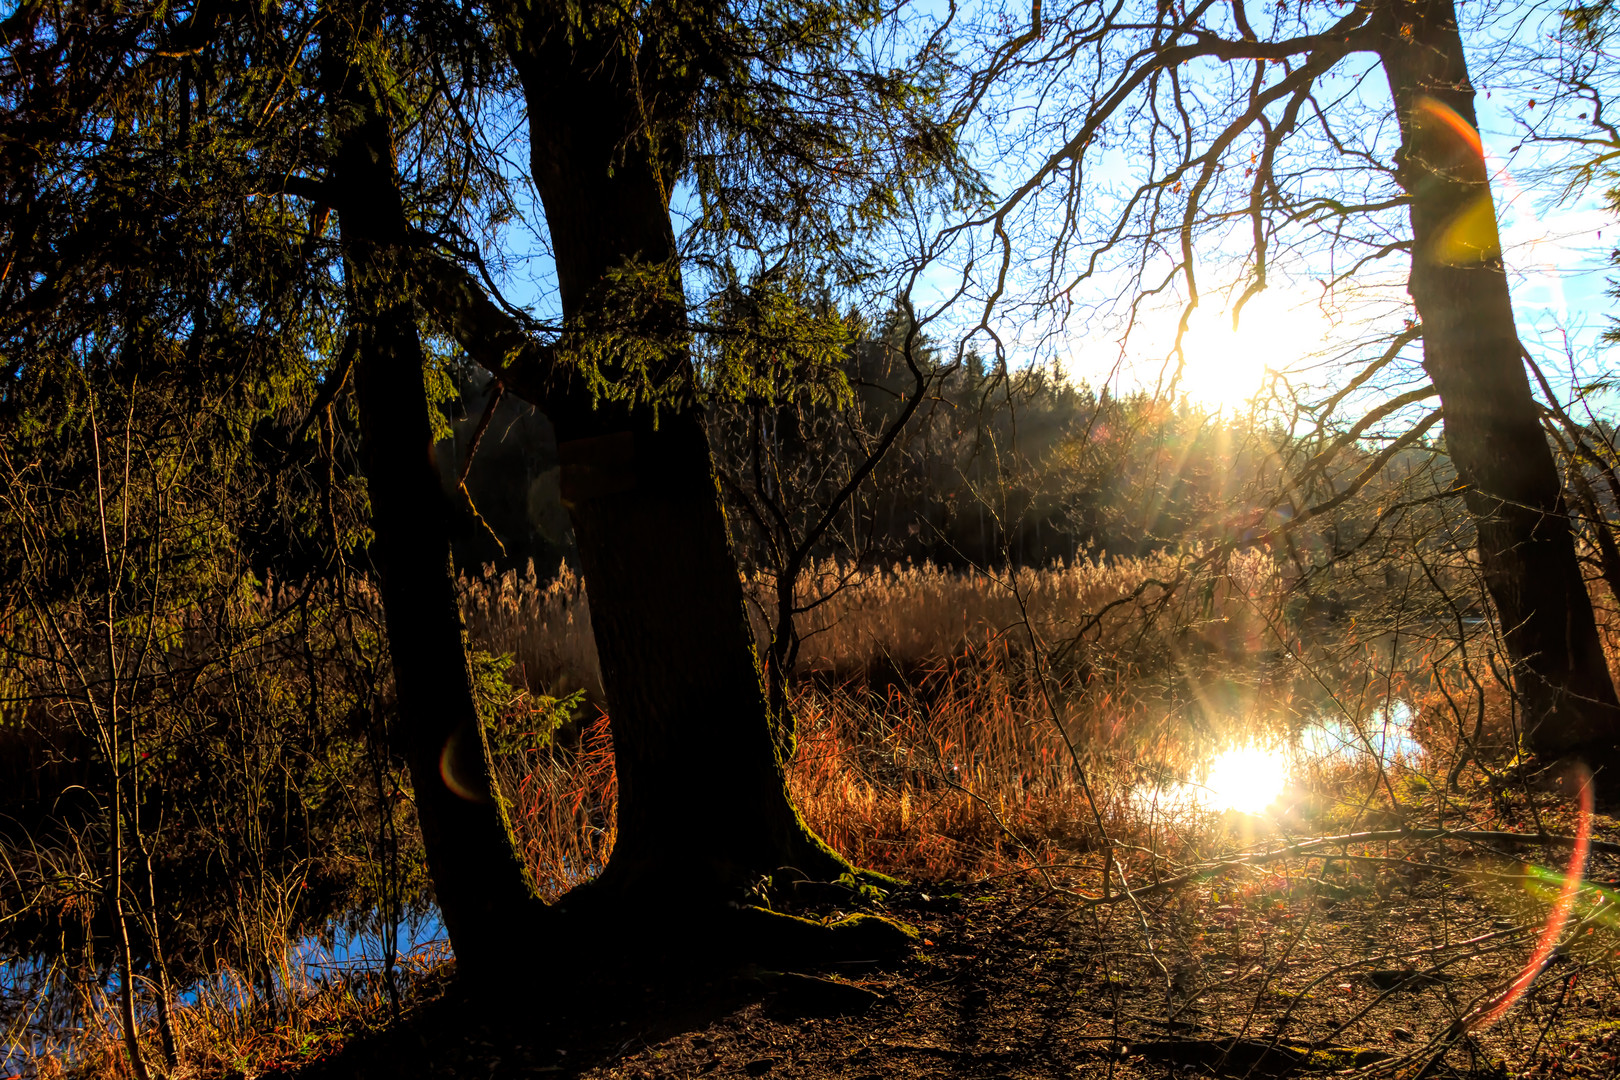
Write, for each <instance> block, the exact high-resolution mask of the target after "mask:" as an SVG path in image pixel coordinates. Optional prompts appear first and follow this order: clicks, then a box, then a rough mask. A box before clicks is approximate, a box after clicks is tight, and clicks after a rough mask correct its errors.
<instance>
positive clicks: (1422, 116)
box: [1412, 97, 1485, 158]
mask: <svg viewBox="0 0 1620 1080" xmlns="http://www.w3.org/2000/svg"><path fill="white" fill-rule="evenodd" d="M1412 111H1413V113H1414V114H1415V116H1414V119H1416V120H1417V122H1418V123H1419V124H1427V123H1429V122H1438V123H1440V124H1441V125H1443V126H1445V127H1446V128H1449V129H1450V130H1451V131H1452V132H1453V133H1455V134H1456V136H1457V137H1458V138H1459V139H1461V140H1462V141H1463V143H1464V145H1466V146H1467V147H1468V148H1469V149H1470V150H1472V151H1473V152H1474V156H1476V157H1481V158H1483V157H1484V156H1485V144H1484V143H1483V142H1481V140H1480V137H1479V129H1478V128H1476V127H1474V125H1473V124H1470V123H1469V122H1468V121H1467V120H1464V119H1463V116H1462V114H1461V113H1459V112H1458V111H1457V110H1456V109H1453V108H1452V107H1451V106H1450V105H1447V104H1446V103H1445V102H1443V101H1440V100H1439V99H1437V98H1432V97H1421V98H1418V100H1417V107H1416V108H1414V109H1413V110H1412Z"/></svg>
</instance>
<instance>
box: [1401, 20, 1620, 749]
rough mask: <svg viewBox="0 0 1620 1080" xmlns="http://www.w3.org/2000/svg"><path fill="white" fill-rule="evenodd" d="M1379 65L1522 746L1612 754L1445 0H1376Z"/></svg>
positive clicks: (1417, 269) (1601, 682) (1427, 314)
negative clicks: (1519, 712)
mask: <svg viewBox="0 0 1620 1080" xmlns="http://www.w3.org/2000/svg"><path fill="white" fill-rule="evenodd" d="M1382 14H1383V16H1384V18H1385V19H1386V26H1385V28H1384V29H1385V34H1384V39H1383V40H1384V45H1383V48H1382V60H1383V65H1384V69H1385V73H1386V75H1387V76H1388V79H1389V86H1390V91H1391V93H1392V95H1393V96H1394V100H1395V107H1396V110H1397V113H1398V115H1399V118H1400V125H1401V135H1402V145H1401V149H1400V152H1399V155H1398V158H1397V162H1396V166H1397V176H1398V178H1399V180H1400V183H1401V184H1402V186H1403V187H1404V188H1405V189H1406V191H1407V193H1408V195H1409V196H1410V197H1411V219H1412V237H1413V249H1412V271H1411V278H1410V282H1409V288H1410V290H1411V294H1412V299H1413V301H1414V302H1415V303H1416V305H1417V310H1418V315H1419V317H1420V318H1421V320H1422V324H1423V342H1424V347H1423V348H1424V366H1425V368H1426V369H1427V370H1428V372H1429V375H1430V377H1432V378H1433V379H1434V384H1435V388H1436V389H1437V390H1439V392H1440V399H1441V403H1442V406H1443V407H1444V409H1445V433H1446V446H1447V450H1448V452H1449V453H1450V455H1451V460H1452V463H1453V464H1454V466H1455V467H1456V470H1457V475H1458V479H1459V480H1460V481H1461V482H1462V483H1463V484H1464V485H1466V491H1465V494H1464V498H1465V500H1466V503H1467V506H1468V511H1469V514H1470V516H1471V517H1472V518H1473V520H1474V523H1475V526H1476V528H1477V530H1478V535H1479V556H1480V565H1481V569H1482V571H1483V574H1484V579H1485V586H1486V589H1487V591H1488V592H1489V594H1490V597H1491V601H1492V603H1493V604H1494V605H1495V607H1496V611H1497V615H1498V616H1499V618H1500V620H1501V626H1502V635H1503V640H1504V643H1505V646H1506V649H1507V652H1508V654H1509V656H1508V658H1509V660H1510V662H1511V663H1512V667H1513V674H1514V683H1515V688H1516V690H1517V693H1518V697H1519V700H1520V702H1521V704H1522V706H1523V730H1524V734H1525V741H1526V744H1527V746H1528V748H1529V749H1531V750H1533V751H1535V752H1536V753H1537V754H1539V755H1542V756H1544V757H1548V758H1554V759H1556V758H1567V757H1576V756H1578V757H1584V758H1586V759H1587V760H1588V761H1589V762H1590V763H1592V764H1607V763H1614V762H1616V761H1617V760H1620V757H1617V754H1616V744H1617V742H1620V702H1617V700H1616V697H1615V688H1614V683H1613V680H1612V679H1611V677H1610V674H1609V670H1608V666H1607V663H1606V662H1605V659H1604V655H1603V649H1602V645H1601V642H1600V641H1599V638H1598V633H1597V626H1596V622H1595V620H1594V618H1593V614H1592V607H1591V601H1590V599H1589V597H1588V595H1587V592H1586V587H1585V584H1584V582H1583V580H1582V575H1581V571H1580V566H1579V563H1578V562H1577V560H1576V553H1575V544H1574V538H1573V535H1572V533H1571V530H1570V524H1569V518H1568V515H1567V512H1566V509H1565V506H1564V500H1563V490H1562V485H1561V484H1560V483H1559V478H1558V470H1557V466H1556V465H1555V463H1554V461H1553V457H1552V452H1551V450H1550V448H1549V447H1548V445H1547V440H1546V437H1545V436H1544V435H1543V433H1542V429H1541V423H1540V418H1539V416H1538V414H1537V409H1536V404H1535V401H1534V399H1533V398H1532V397H1531V394H1530V382H1529V378H1528V376H1527V375H1526V373H1525V368H1524V363H1523V357H1522V346H1521V345H1520V343H1519V337H1518V332H1517V329H1516V327H1515V326H1514V321H1513V304H1512V300H1511V297H1510V296H1509V293H1508V282H1507V276H1506V274H1505V272H1504V269H1503V261H1502V252H1501V247H1500V241H1499V239H1498V235H1497V228H1496V214H1495V209H1494V207H1493V205H1492V201H1491V190H1490V179H1489V175H1488V173H1487V172H1486V167H1485V159H1484V156H1483V153H1482V150H1481V146H1480V139H1479V134H1478V126H1477V122H1476V118H1475V113H1474V88H1473V86H1472V84H1471V83H1470V82H1469V78H1468V67H1467V63H1466V60H1465V57H1464V54H1463V47H1462V40H1461V37H1460V36H1459V34H1458V29H1457V16H1456V10H1455V8H1454V6H1453V4H1452V0H1418V2H1415V3H1405V2H1394V3H1390V4H1389V5H1388V7H1387V8H1386V9H1385V11H1384V12H1383V13H1382Z"/></svg>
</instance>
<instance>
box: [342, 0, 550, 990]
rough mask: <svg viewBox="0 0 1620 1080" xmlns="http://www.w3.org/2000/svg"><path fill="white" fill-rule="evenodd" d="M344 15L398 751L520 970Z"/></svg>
mask: <svg viewBox="0 0 1620 1080" xmlns="http://www.w3.org/2000/svg"><path fill="white" fill-rule="evenodd" d="M346 14H347V13H346V12H341V11H337V10H334V11H333V12H332V14H331V15H330V16H329V17H328V18H327V19H326V21H325V23H324V24H323V36H322V50H323V68H324V70H323V72H322V75H323V78H324V80H325V82H326V90H327V93H328V94H329V100H331V101H332V102H333V106H334V107H333V123H334V127H335V128H336V132H337V136H338V144H337V153H336V157H335V160H334V161H333V164H332V172H331V176H330V180H329V185H330V191H331V195H332V198H333V202H334V204H335V208H336V210H337V213H338V221H339V227H340V231H341V239H342V248H343V257H344V272H345V275H346V278H347V288H348V293H349V301H350V314H349V321H350V335H351V336H350V345H349V347H350V348H352V349H353V374H354V379H355V392H356V396H357V399H358V403H359V411H360V422H361V435H362V442H363V451H364V464H365V474H366V484H367V492H368V494H369V496H370V501H371V515H372V528H373V531H374V534H375V539H374V542H373V544H372V556H373V558H374V560H375V562H376V565H377V569H378V572H379V575H380V578H381V592H382V601H383V612H384V617H385V621H386V624H387V630H388V643H389V651H390V654H391V657H392V660H393V667H394V678H395V686H396V693H397V697H398V726H397V728H396V733H397V735H396V739H395V742H396V746H397V747H398V748H399V749H401V750H402V751H403V753H404V756H405V758H406V762H407V765H408V767H409V769H410V776H411V788H412V794H413V796H414V799H415V803H416V812H417V817H418V820H419V822H420V825H421V830H422V840H423V846H424V847H425V849H426V853H427V861H428V868H429V872H430V873H431V875H432V879H433V887H434V894H435V896H436V898H437V901H438V905H439V910H440V912H441V914H442V915H443V918H444V924H445V929H446V930H447V932H448V933H449V936H450V942H451V946H452V947H453V948H454V950H455V954H456V959H457V963H458V966H459V967H460V969H461V970H462V971H463V972H464V973H468V974H470V975H472V976H473V977H474V979H475V980H480V981H485V982H487V981H488V980H489V979H491V978H498V977H501V976H502V975H504V974H506V973H510V972H511V971H512V970H513V968H514V966H515V965H514V960H515V959H516V956H517V955H518V953H517V951H516V946H517V945H518V944H519V943H521V942H523V941H524V940H526V938H525V935H526V934H527V933H530V932H532V929H533V927H532V920H533V919H534V918H535V917H536V916H538V915H539V914H540V913H541V912H542V911H543V908H542V905H541V904H540V903H539V901H538V900H537V899H534V897H533V890H532V886H531V882H530V880H529V877H528V874H527V871H526V870H525V868H524V865H523V863H522V860H521V859H520V858H519V857H518V854H517V851H516V849H515V847H514V845H513V843H512V837H511V830H510V828H509V823H508V821H507V818H506V813H505V810H504V807H503V806H502V804H501V802H500V800H499V798H498V796H497V794H496V792H495V789H494V785H493V783H492V780H491V773H490V762H489V750H488V746H487V744H486V742H485V737H484V730H483V725H482V723H481V721H480V718H479V714H478V708H477V703H476V699H475V697H474V694H473V689H472V677H471V672H470V669H469V667H468V660H467V649H466V635H465V632H464V630H463V626H462V622H461V614H460V609H459V607H458V605H457V601H456V594H455V586H454V579H453V576H452V567H451V561H450V533H451V515H452V508H451V506H450V504H449V500H448V498H447V497H446V496H445V494H444V491H443V488H442V486H441V484H440V480H439V473H438V470H437V469H436V468H435V466H434V461H433V434H432V427H431V424H430V421H429V416H428V408H429V405H428V400H427V394H426V391H425V388H424V384H423V364H424V355H423V351H422V344H421V340H420V338H419V336H418V331H417V324H416V309H415V305H414V303H413V301H412V299H411V297H410V295H409V294H408V292H407V291H406V289H405V288H404V286H403V284H402V283H403V282H405V281H406V280H408V278H407V275H405V274H404V273H403V272H402V267H401V265H400V260H401V259H402V258H403V257H404V252H403V247H402V246H403V244H404V242H405V240H406V234H407V222H406V217H405V211H404V207H403V203H402V200H401V196H400V190H399V184H398V179H397V173H396V167H395V162H394V158H393V146H392V140H391V138H390V125H389V119H388V117H387V115H386V113H385V112H384V110H383V108H382V107H381V106H380V104H379V103H378V101H377V100H376V98H375V96H374V92H373V89H372V88H373V87H374V86H375V85H376V80H375V79H373V78H368V76H370V75H374V74H375V73H369V72H366V71H364V70H363V69H362V67H361V66H360V65H361V61H360V60H359V59H357V58H360V57H364V56H365V55H366V53H365V50H363V49H362V48H360V47H359V45H360V43H361V42H362V41H363V40H364V38H365V36H366V35H367V33H368V28H366V27H364V26H354V25H351V24H347V23H345V22H344V21H343V20H344V17H345V15H346Z"/></svg>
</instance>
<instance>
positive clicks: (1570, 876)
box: [1468, 765, 1592, 1027]
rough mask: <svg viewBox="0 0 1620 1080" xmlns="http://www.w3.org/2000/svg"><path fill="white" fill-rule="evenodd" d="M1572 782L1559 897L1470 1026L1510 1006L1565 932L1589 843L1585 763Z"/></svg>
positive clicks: (1489, 1019)
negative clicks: (1512, 973) (1503, 985)
mask: <svg viewBox="0 0 1620 1080" xmlns="http://www.w3.org/2000/svg"><path fill="white" fill-rule="evenodd" d="M1575 783H1576V784H1577V785H1578V791H1577V798H1578V800H1579V802H1580V812H1579V816H1578V817H1577V820H1576V828H1575V846H1574V849H1573V850H1572V851H1570V853H1569V869H1568V870H1566V871H1564V880H1563V884H1562V887H1561V888H1560V889H1559V890H1558V899H1557V900H1556V901H1555V902H1554V903H1553V907H1552V910H1551V911H1550V912H1548V913H1547V925H1546V926H1543V927H1542V928H1541V936H1540V937H1539V938H1537V939H1536V948H1535V951H1534V952H1532V953H1531V954H1530V959H1529V961H1528V962H1527V963H1526V964H1525V965H1524V969H1523V970H1522V971H1520V972H1519V974H1518V976H1517V977H1516V978H1515V979H1514V980H1513V982H1512V984H1511V985H1510V986H1509V987H1508V988H1507V990H1505V991H1504V992H1503V993H1502V995H1501V996H1500V997H1499V998H1497V999H1496V1001H1495V1003H1494V1004H1492V1005H1491V1006H1490V1008H1488V1009H1486V1010H1485V1011H1483V1012H1482V1013H1480V1014H1479V1017H1478V1019H1476V1020H1475V1021H1474V1022H1473V1023H1472V1024H1469V1025H1468V1026H1469V1027H1489V1026H1490V1025H1491V1024H1494V1023H1496V1022H1497V1021H1498V1020H1500V1019H1501V1018H1502V1016H1503V1015H1504V1014H1505V1013H1506V1012H1507V1011H1508V1010H1509V1009H1511V1008H1513V1006H1514V1004H1515V1003H1516V1002H1517V1001H1518V1000H1519V999H1520V998H1521V997H1523V996H1524V992H1525V991H1526V990H1528V989H1530V986H1531V984H1532V983H1534V982H1535V981H1536V979H1537V977H1538V976H1540V975H1541V971H1542V969H1543V968H1545V967H1546V966H1547V962H1548V961H1549V960H1551V959H1552V953H1553V949H1554V948H1555V947H1557V945H1558V936H1559V935H1560V934H1562V933H1563V932H1564V926H1565V924H1566V923H1568V922H1569V913H1570V911H1571V909H1572V908H1574V906H1575V897H1576V896H1577V895H1578V894H1579V893H1580V891H1581V878H1582V875H1583V874H1584V872H1585V870H1586V854H1587V851H1588V849H1590V848H1591V846H1592V774H1591V772H1589V771H1588V770H1587V769H1586V767H1585V766H1584V765H1578V766H1576V772H1575Z"/></svg>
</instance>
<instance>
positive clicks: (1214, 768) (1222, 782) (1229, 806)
mask: <svg viewBox="0 0 1620 1080" xmlns="http://www.w3.org/2000/svg"><path fill="white" fill-rule="evenodd" d="M1288 770H1289V760H1288V751H1287V750H1286V749H1285V748H1283V747H1266V746H1258V745H1250V746H1237V747H1233V748H1232V749H1230V750H1226V751H1224V752H1222V753H1221V754H1219V755H1217V756H1216V757H1215V758H1214V760H1212V761H1211V762H1210V763H1209V775H1208V776H1207V777H1205V779H1204V783H1203V785H1202V790H1201V792H1200V795H1199V802H1201V803H1202V804H1203V805H1204V806H1205V807H1207V808H1208V809H1210V810H1214V811H1217V812H1220V811H1226V810H1236V811H1238V812H1239V813H1241V814H1258V813H1260V812H1261V811H1263V810H1264V809H1266V807H1268V806H1270V805H1271V804H1272V803H1274V802H1276V801H1277V800H1278V799H1279V798H1281V797H1282V793H1283V788H1284V786H1285V785H1286V784H1287V783H1288Z"/></svg>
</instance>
